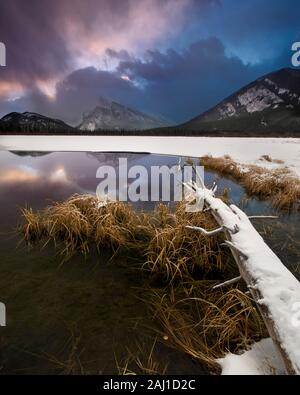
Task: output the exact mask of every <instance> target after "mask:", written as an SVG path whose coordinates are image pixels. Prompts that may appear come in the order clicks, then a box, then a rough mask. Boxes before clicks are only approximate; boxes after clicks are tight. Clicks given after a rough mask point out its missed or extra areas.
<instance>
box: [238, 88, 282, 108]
mask: <svg viewBox="0 0 300 395" xmlns="http://www.w3.org/2000/svg"><path fill="white" fill-rule="evenodd" d="M238 101H239V103H240V104H241V105H242V106H244V107H245V109H246V111H247V112H249V113H253V112H257V111H263V110H265V109H267V108H269V107H271V106H272V105H275V104H279V103H283V100H282V99H281V98H280V97H279V96H277V95H275V93H273V92H271V91H270V90H269V89H267V88H265V87H258V88H256V87H255V88H250V89H248V90H247V91H246V92H245V93H243V94H242V95H240V96H239V97H238Z"/></svg>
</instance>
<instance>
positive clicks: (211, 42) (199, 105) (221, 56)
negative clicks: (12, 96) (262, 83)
mask: <svg viewBox="0 0 300 395" xmlns="http://www.w3.org/2000/svg"><path fill="white" fill-rule="evenodd" d="M107 53H110V54H111V55H112V56H113V57H115V56H116V54H115V52H114V51H107ZM123 55H124V53H123ZM118 56H119V55H118ZM125 57H127V55H126V56H125ZM122 58H124V56H122ZM261 72H262V70H261V69H258V68H257V67H252V66H246V65H244V64H243V63H242V62H241V61H240V60H239V59H238V58H234V57H227V56H226V54H225V49H224V46H223V45H222V43H221V42H220V41H219V40H217V39H216V38H209V39H207V40H200V41H198V42H196V43H193V44H192V45H191V46H190V47H189V48H188V49H187V50H186V51H184V52H182V53H179V52H177V51H175V50H173V49H169V50H167V51H166V52H165V53H164V52H159V51H148V52H147V53H146V55H145V59H144V60H143V61H141V60H139V59H132V58H130V60H126V61H124V60H121V61H120V63H119V67H118V69H117V71H116V72H108V71H103V70H97V69H95V68H93V67H89V68H85V69H81V70H77V71H75V72H73V73H71V74H70V75H69V76H68V77H67V78H65V79H64V80H63V81H61V82H60V83H59V84H58V85H57V93H56V98H55V100H50V99H49V98H47V97H46V96H45V95H43V94H41V93H40V92H38V91H33V92H32V93H31V94H30V95H27V96H26V97H24V98H22V99H20V100H18V101H16V102H15V103H14V104H13V105H14V106H15V107H17V108H24V110H25V109H28V110H30V111H37V112H42V113H44V114H46V115H49V116H53V117H58V118H62V119H64V120H66V121H67V122H69V123H72V124H76V123H78V122H79V121H80V118H81V114H82V113H83V112H85V111H88V110H91V109H92V108H93V107H94V106H95V105H96V104H97V100H98V98H99V97H100V96H103V97H106V98H109V99H112V100H115V101H117V102H120V103H123V104H126V105H128V106H131V107H134V108H137V109H139V110H141V111H145V112H148V113H151V114H159V115H160V116H163V117H165V118H167V119H170V120H173V121H174V122H183V121H185V120H188V119H189V118H191V117H193V116H196V115H197V114H199V113H200V112H202V111H204V110H206V109H208V108H209V107H210V106H212V105H214V104H216V102H217V101H218V100H221V99H223V98H224V97H225V96H226V95H229V94H231V93H232V92H233V91H234V90H236V89H238V88H240V87H241V86H242V85H244V84H246V83H248V82H250V81H251V80H252V79H254V78H256V77H258V76H259V75H260V74H261ZM122 75H128V76H129V77H130V81H127V80H124V79H122V78H121V76H122Z"/></svg>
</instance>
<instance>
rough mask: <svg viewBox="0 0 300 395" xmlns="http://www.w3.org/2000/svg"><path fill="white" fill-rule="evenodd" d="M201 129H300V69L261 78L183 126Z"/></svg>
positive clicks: (283, 71)
mask: <svg viewBox="0 0 300 395" xmlns="http://www.w3.org/2000/svg"><path fill="white" fill-rule="evenodd" d="M182 126H183V127H184V128H189V129H193V130H201V131H218V130H220V131H240V132H243V131H252V132H257V131H273V132H280V131H287V130H289V131H300V70H296V69H282V70H279V71H276V72H274V73H270V74H268V75H266V76H264V77H262V78H259V79H257V80H256V81H254V82H252V83H251V84H249V85H247V86H246V87H244V88H242V89H241V90H239V91H238V92H236V93H235V94H233V95H231V96H230V97H228V98H227V99H225V100H223V101H222V102H221V103H219V104H218V105H217V106H215V107H214V108H212V109H211V110H209V111H207V112H205V113H204V114H201V115H200V116H198V117H196V118H194V119H192V120H191V121H189V122H187V123H186V124H184V125H182Z"/></svg>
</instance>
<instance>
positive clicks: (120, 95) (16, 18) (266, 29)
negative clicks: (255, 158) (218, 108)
mask: <svg viewBox="0 0 300 395" xmlns="http://www.w3.org/2000/svg"><path fill="white" fill-rule="evenodd" d="M299 18H300V1H299V0H285V1H282V0H265V1H262V0H239V1H236V0H26V1H24V0H10V1H5V0H0V42H2V43H4V45H5V47H6V66H5V67H0V116H4V115H5V114H7V113H9V112H11V111H18V112H23V111H31V112H38V113H41V114H43V115H47V116H51V117H55V118H59V119H62V120H64V121H65V122H67V123H69V124H72V125H77V124H78V123H79V122H80V121H81V118H82V114H83V113H85V112H89V111H91V110H92V109H93V108H94V107H95V106H96V105H97V100H98V99H99V97H105V98H107V99H110V100H113V101H116V102H119V103H121V104H124V105H126V106H129V107H132V108H135V109H137V110H140V111H143V112H146V113H148V114H150V115H154V116H157V117H161V118H164V119H166V120H168V121H169V122H171V123H174V124H175V123H181V122H185V121H187V120H189V119H191V118H193V117H195V116H197V115H199V114H200V113H202V112H204V111H206V110H208V109H209V108H211V107H212V106H214V105H216V104H217V103H218V102H219V101H221V100H222V99H224V98H225V97H227V96H229V95H230V94H232V93H234V92H235V91H236V90H238V89H240V88H241V87H242V86H244V85H246V84H247V83H249V82H251V81H253V80H255V79H256V78H258V77H260V76H261V75H263V74H267V73H269V72H272V71H275V70H277V69H280V68H282V67H292V64H291V56H292V52H291V47H292V44H293V43H294V42H295V41H300V23H299Z"/></svg>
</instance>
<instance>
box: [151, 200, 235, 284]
mask: <svg viewBox="0 0 300 395" xmlns="http://www.w3.org/2000/svg"><path fill="white" fill-rule="evenodd" d="M153 222H154V224H153V225H154V226H153V229H152V233H153V235H152V238H151V240H150V242H149V244H148V246H147V248H146V262H145V264H144V265H143V268H144V269H146V270H149V271H150V272H151V273H152V274H156V273H158V274H160V275H162V274H163V275H164V277H165V278H166V279H167V280H168V281H173V280H174V279H182V278H184V277H185V276H190V275H191V274H195V272H197V271H198V272H201V275H202V276H203V275H204V276H205V275H207V274H208V273H210V272H212V271H214V270H217V271H222V270H228V269H229V267H230V264H229V261H230V259H231V258H230V257H229V254H228V250H224V249H222V247H220V244H221V243H222V242H223V241H224V236H223V235H221V234H219V235H216V236H212V237H205V236H204V235H203V234H201V233H200V232H197V231H195V230H190V229H187V228H186V227H187V226H188V225H189V226H197V227H202V228H205V229H207V230H212V229H215V228H216V227H217V224H216V223H215V221H214V220H213V218H212V217H211V216H210V215H209V214H207V213H203V212H199V213H187V212H185V204H184V202H183V203H179V204H178V205H177V208H176V210H175V212H172V211H171V210H170V209H169V208H168V207H167V206H164V205H159V206H158V207H157V209H156V211H155V213H154V221H153Z"/></svg>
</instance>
